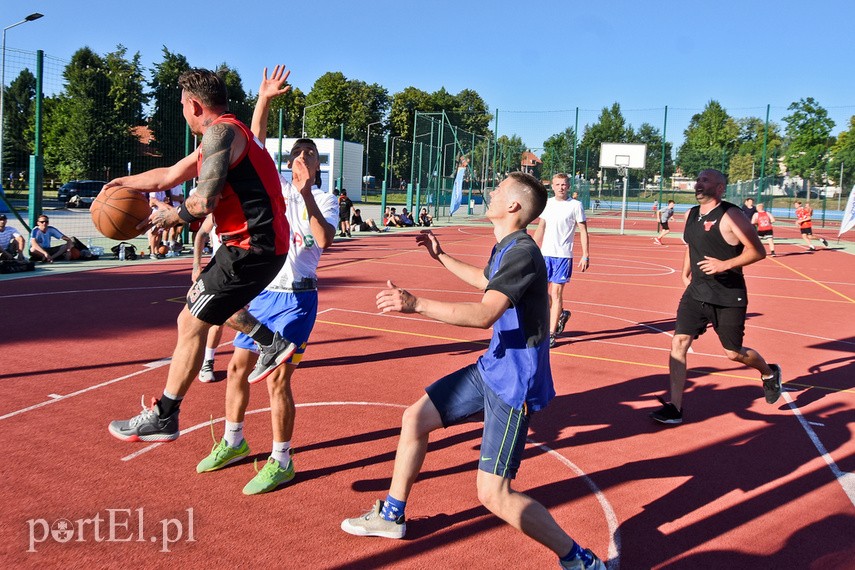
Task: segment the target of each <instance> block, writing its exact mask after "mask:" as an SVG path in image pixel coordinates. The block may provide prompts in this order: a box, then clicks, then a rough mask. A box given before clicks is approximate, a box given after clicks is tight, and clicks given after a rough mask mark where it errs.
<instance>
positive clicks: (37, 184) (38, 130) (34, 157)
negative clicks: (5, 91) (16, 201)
mask: <svg viewBox="0 0 855 570" xmlns="http://www.w3.org/2000/svg"><path fill="white" fill-rule="evenodd" d="M44 60H45V52H43V51H42V50H38V51H37V52H36V121H35V133H34V134H35V140H34V141H33V154H31V155H30V195H29V196H28V199H27V205H28V213H29V216H28V221H29V223H30V228H33V227H35V225H36V218H37V217H38V216H40V215H41V213H42V178H43V175H44V162H43V159H42V101H43V98H44ZM2 88H3V86H2V85H0V89H2ZM0 128H2V126H0ZM28 230H29V228H28Z"/></svg>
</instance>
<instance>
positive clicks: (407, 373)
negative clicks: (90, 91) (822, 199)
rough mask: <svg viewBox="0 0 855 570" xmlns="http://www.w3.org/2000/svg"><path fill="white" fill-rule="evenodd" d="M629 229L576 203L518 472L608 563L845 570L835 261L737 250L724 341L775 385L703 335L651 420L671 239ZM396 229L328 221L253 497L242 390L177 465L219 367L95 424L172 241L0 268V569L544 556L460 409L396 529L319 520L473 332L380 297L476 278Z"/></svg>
mask: <svg viewBox="0 0 855 570" xmlns="http://www.w3.org/2000/svg"><path fill="white" fill-rule="evenodd" d="M633 224H643V226H641V225H639V226H635V225H634V226H633V227H631V228H629V229H633V231H635V230H637V229H647V230H651V231H648V232H647V233H645V234H643V235H640V234H635V235H619V234H618V233H617V232H616V231H614V229H615V228H616V227H617V226H616V220H615V219H614V218H606V217H602V218H600V217H597V218H593V219H591V221H590V226H591V228H592V236H591V260H592V265H591V269H590V270H589V271H588V272H586V273H576V274H575V275H574V276H573V279H572V282H571V284H570V285H569V286H568V288H567V292H566V306H567V308H569V309H570V310H572V313H573V314H572V317H571V318H570V321H569V323H568V325H567V331H566V332H565V334H564V336H562V337H561V338H560V339H559V342H558V346H557V347H556V348H555V349H554V350H553V351H552V354H551V359H552V367H553V374H554V379H555V387H556V391H557V392H558V396H557V397H556V398H555V400H553V402H552V403H551V404H550V405H549V407H548V408H547V409H546V410H544V411H543V412H541V413H539V414H536V415H535V416H534V418H533V419H532V429H531V432H530V434H529V437H530V442H529V445H528V447H527V451H526V457H525V459H524V461H523V465H522V468H521V470H520V473H519V476H518V478H517V480H516V482H515V487H516V488H517V489H518V490H520V491H524V492H526V493H529V494H531V495H532V496H534V497H535V498H536V499H538V500H539V501H541V502H542V503H543V504H545V505H546V506H547V508H548V509H549V510H550V512H551V513H552V514H553V516H554V517H555V518H556V520H558V522H559V523H560V524H561V525H562V526H563V527H564V528H565V529H566V530H567V531H568V532H569V534H570V535H571V536H573V537H574V538H575V539H577V540H578V541H579V542H580V543H581V544H582V545H584V546H587V547H590V548H592V549H593V550H594V551H595V552H597V553H598V554H599V555H600V556H601V557H603V558H608V559H609V568H612V569H617V568H624V569H637V568H685V569H695V568H823V569H828V568H855V440H853V437H852V435H853V429H855V386H853V383H855V257H853V255H852V254H851V253H847V252H846V251H843V250H838V249H831V250H826V251H817V252H815V253H805V251H804V248H802V247H801V246H800V245H798V243H797V242H796V240H795V239H788V240H784V243H781V244H779V246H778V249H779V256H778V257H777V258H774V259H773V258H767V259H765V260H763V261H761V262H759V263H757V264H755V265H753V266H751V267H749V268H748V269H747V270H746V273H747V275H748V283H749V295H750V299H751V301H750V305H749V315H750V318H749V321H748V324H747V331H746V332H747V334H746V341H745V342H746V345H748V346H751V347H753V348H755V349H757V350H758V351H759V352H760V353H761V354H763V355H764V356H765V357H766V358H767V359H768V360H769V361H771V362H777V363H780V365H781V367H782V369H783V372H784V380H785V382H786V388H787V391H786V392H785V394H784V395H783V397H782V398H781V400H779V401H778V403H776V404H774V405H768V404H766V403H765V401H764V399H763V393H762V388H761V385H760V381H759V378H758V377H757V374H755V373H754V371H752V370H748V369H746V368H743V367H740V366H737V365H735V364H734V363H732V362H730V361H729V360H727V358H726V357H724V355H723V353H722V351H721V347H720V345H719V344H718V341H717V339H716V338H715V335H714V333H712V332H708V333H707V334H705V335H703V336H702V337H701V338H700V339H699V340H698V341H696V343H695V344H694V347H693V352H692V353H691V354H690V356H689V367H690V381H689V386H688V388H687V392H686V395H685V404H684V406H685V408H684V418H685V423H684V424H683V425H681V426H677V427H663V426H659V425H656V424H654V423H653V422H652V421H651V420H650V419H649V418H648V417H647V414H648V412H649V411H651V410H652V409H654V408H656V407H658V403H657V402H656V401H655V396H656V395H663V394H665V390H666V385H667V360H668V352H669V347H670V336H671V333H672V331H673V325H674V314H675V310H676V305H677V300H678V298H679V296H680V294H681V291H682V285H681V282H680V278H679V274H678V269H679V267H680V264H681V263H682V258H683V252H684V248H683V246H682V245H681V243H680V241H679V239H677V238H671V237H670V236H669V238H666V240H665V242H666V245H665V246H662V247H658V246H655V245H653V244H652V243H651V237H652V235H653V232H652V230H653V228H649V227H647V226H648V225H650V223H649V221H644V222H638V221H636V222H633ZM606 229H608V231H605V230H606ZM435 231H436V233H437V234H438V235H439V236H440V239H441V241H442V244H443V247H444V249H445V250H446V251H447V252H449V253H451V254H452V255H454V256H457V257H459V258H460V259H463V260H466V261H468V262H471V263H473V264H477V265H482V264H483V263H484V262H485V261H486V259H487V257H488V255H489V251H490V248H491V246H492V245H493V243H494V239H493V236H492V233H491V231H490V229H489V228H488V227H486V226H484V225H472V226H467V227H445V228H438V229H436V230H435ZM776 233H777V229H776ZM413 235H414V234H413V233H412V232H405V233H396V234H391V235H390V234H383V235H379V236H369V237H365V238H361V239H354V240H339V241H337V242H336V243H335V245H334V246H333V248H332V249H331V250H330V251H329V252H328V253H327V254H325V256H324V257H323V259H322V262H321V270H320V274H319V275H320V278H321V287H322V288H321V293H320V315H319V317H318V322H317V325H316V327H315V331H314V333H313V335H312V339H311V342H310V346H309V349H308V351H307V353H306V357H305V360H304V361H303V364H302V365H301V366H300V369H299V370H298V372H297V374H296V376H295V385H294V389H295V397H296V399H297V402H298V406H299V408H298V415H297V422H296V432H295V437H294V440H293V443H294V446H295V453H296V455H295V465H296V468H297V477H296V479H295V480H294V481H293V482H292V483H290V484H289V485H287V486H285V487H283V488H281V489H279V490H277V491H275V492H273V493H270V494H267V495H261V496H254V497H245V496H243V495H242V494H241V489H242V487H243V485H244V484H245V483H246V482H247V481H248V480H249V479H251V478H252V476H253V475H254V473H255V472H254V469H253V461H252V460H253V459H258V460H259V461H260V462H263V461H264V460H265V459H266V458H267V456H268V454H269V451H270V441H271V437H272V436H271V431H270V424H269V413H268V406H269V403H268V400H267V395H266V390H265V389H264V388H263V387H260V386H256V387H253V395H252V400H251V402H250V406H249V409H250V414H249V415H248V417H247V420H246V428H245V434H246V437H247V440H248V442H249V444H250V447H251V448H252V454H251V458H250V459H249V460H247V461H244V462H241V463H238V464H236V465H233V466H231V467H229V468H226V469H224V470H222V471H219V472H214V473H206V474H202V475H199V474H197V473H196V472H195V465H196V463H197V462H198V461H199V460H200V459H202V458H203V457H204V456H205V455H207V453H208V452H209V451H210V448H211V445H212V441H211V429H210V427H209V424H210V421H211V419H212V418H213V420H214V422H215V423H214V428H213V429H214V432H215V435H216V437H217V439H219V438H220V436H221V435H222V417H223V413H224V412H223V396H224V391H225V383H224V382H222V381H219V382H215V383H212V384H201V383H198V382H197V383H195V384H194V386H193V387H192V388H191V390H190V392H189V393H188V396H187V399H186V400H185V402H184V404H183V406H182V414H181V427H182V435H181V437H180V438H179V439H178V440H177V441H175V442H173V443H169V444H155V445H148V444H136V443H125V442H121V441H118V440H116V439H114V438H113V437H111V436H110V435H109V434H108V432H107V424H108V423H109V421H110V420H112V419H124V418H128V417H131V416H132V415H134V414H136V413H137V412H138V410H139V400H140V397H141V396H142V395H145V397H146V400H148V398H149V397H151V396H159V394H160V393H161V391H162V389H163V385H164V382H165V375H166V365H167V364H168V359H169V357H170V356H171V352H172V348H173V347H174V343H175V319H176V317H177V315H178V313H179V311H180V309H181V306H182V304H181V303H182V302H183V296H184V293H185V292H186V289H187V287H188V285H189V283H190V260H189V259H185V258H179V259H177V260H167V261H160V262H152V263H148V262H135V263H126V264H123V265H121V266H117V267H112V268H104V269H97V270H90V271H82V272H76V273H65V274H59V273H51V274H50V275H45V276H42V277H38V278H27V279H13V280H5V281H2V282H0V292H2V294H0V307H2V315H3V322H4V335H3V340H2V347H3V349H2V354H3V367H2V371H0V386H2V388H0V389H2V399H0V445H2V449H3V450H4V459H5V460H4V461H3V462H2V466H0V473H2V478H3V481H4V482H5V484H4V485H3V487H2V490H0V502H1V503H2V506H0V513H2V520H3V521H4V524H3V525H2V527H1V528H0V542H2V544H3V545H4V547H3V549H2V551H0V566H2V567H4V568H13V567H15V568H18V567H29V568H35V567H56V568H69V567H87V568H88V567H91V568H108V567H123V568H125V567H142V566H154V565H157V566H168V567H184V568H202V567H215V566H216V567H242V568H249V567H255V566H259V565H262V564H264V565H266V566H270V567H274V568H312V569H315V568H322V569H345V568H348V569H350V568H356V569H361V568H404V569H409V568H500V567H508V566H511V567H515V568H555V567H557V564H556V560H555V557H554V556H553V554H552V553H551V552H549V551H548V550H546V549H545V548H543V547H541V546H540V545H538V544H536V543H534V542H533V541H530V540H528V539H526V538H525V537H524V536H522V535H521V534H519V533H518V532H516V531H515V530H513V529H512V528H511V527H509V526H507V525H505V524H503V523H501V522H500V521H499V520H498V519H496V518H495V517H493V516H492V515H490V514H489V513H488V512H487V511H486V509H484V508H483V507H482V506H481V505H480V504H479V503H478V499H477V496H476V492H475V469H476V464H477V460H478V444H479V440H480V424H466V425H464V426H459V427H455V428H453V429H449V430H446V431H441V432H438V433H436V434H435V435H434V437H433V438H432V440H431V442H432V443H431V446H430V451H429V454H428V457H427V460H426V462H425V465H424V470H423V473H422V475H421V477H420V479H419V481H418V482H417V484H416V486H415V489H414V491H413V494H412V496H411V497H410V501H409V503H408V506H407V515H408V519H409V520H408V535H407V537H406V538H405V539H404V540H401V541H392V540H387V539H380V538H357V537H353V536H350V535H348V534H345V533H343V532H342V531H341V530H340V529H339V524H340V522H341V520H342V519H343V518H345V517H350V516H356V515H357V514H359V513H361V512H364V511H365V510H367V509H368V508H369V507H370V506H371V504H372V503H373V502H374V500H375V499H378V498H383V497H384V496H385V492H386V490H387V487H388V484H389V479H390V475H391V469H392V461H393V457H394V450H395V445H396V438H397V433H398V429H399V425H400V418H401V413H402V412H403V409H404V408H405V407H406V406H407V405H408V404H410V403H412V402H414V401H415V400H416V399H417V398H419V397H420V396H421V394H423V388H424V386H425V385H427V384H429V383H430V382H432V381H433V380H435V379H437V378H439V377H440V376H441V375H443V374H445V373H447V372H450V371H452V370H455V369H457V368H459V367H461V366H464V365H466V364H469V363H470V362H472V361H474V360H475V359H476V358H477V356H478V354H480V353H481V352H482V351H483V350H484V349H485V346H486V342H487V340H488V339H489V334H490V333H489V331H483V330H476V329H464V328H458V327H453V326H449V325H444V324H440V323H436V322H432V321H429V320H427V319H425V318H423V317H420V316H418V315H399V314H391V315H380V314H378V313H377V310H376V308H375V305H374V296H375V294H376V293H377V292H378V291H379V289H380V288H381V287H382V286H383V284H384V283H385V280H386V279H392V280H393V281H394V282H395V284H396V285H399V286H401V287H404V288H406V289H408V290H410V291H411V292H413V293H414V294H416V295H424V296H428V297H434V298H442V299H449V300H472V301H474V300H477V299H479V298H480V293H479V292H477V291H474V290H472V289H470V288H468V286H466V285H465V284H463V283H462V282H460V281H458V280H456V279H455V278H454V277H453V276H452V275H451V274H450V273H448V272H447V271H445V270H444V269H442V268H441V267H440V266H439V265H438V264H437V263H436V262H434V261H433V260H431V259H430V257H429V256H428V255H427V254H426V253H425V252H424V251H423V250H419V249H417V248H416V246H415V241H414V238H413ZM785 237H787V236H785ZM792 238H795V235H793V236H792ZM834 245H835V244H834V242H832V248H834ZM847 247H849V249H850V251H852V248H851V242H850V245H849V246H847ZM577 251H578V250H577ZM230 339H231V333H227V334H226V337H225V338H224V343H225V344H224V346H222V347H221V348H220V350H219V351H218V354H217V359H216V369H217V375H218V379H220V380H222V379H223V378H224V377H225V367H226V364H227V362H228V359H229V357H230V354H231V345H230V344H228V341H229V340H230Z"/></svg>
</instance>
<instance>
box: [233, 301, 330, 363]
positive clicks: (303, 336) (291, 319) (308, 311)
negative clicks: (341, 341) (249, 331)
mask: <svg viewBox="0 0 855 570" xmlns="http://www.w3.org/2000/svg"><path fill="white" fill-rule="evenodd" d="M249 313H250V314H251V315H252V316H253V317H255V318H256V319H258V320H259V321H260V322H261V323H262V324H263V325H265V326H267V327H268V328H269V329H270V330H272V331H273V332H278V333H279V334H280V335H282V336H283V337H285V338H287V339H288V340H290V341H291V342H293V343H294V344H296V345H297V352H295V353H294V355H293V356H292V357H291V358H289V359H288V360H286V361H285V362H286V363H287V364H294V365H297V364H299V363H300V360H302V359H303V353H304V352H306V345H307V344H308V341H309V335H310V334H312V329H313V328H314V327H315V318H316V317H317V316H318V292H317V291H301V292H299V293H290V292H284V291H268V290H266V289H265V290H264V291H262V292H261V293H260V294H259V295H258V297H256V298H255V299H253V300H252V302H251V303H250V304H249ZM234 345H235V347H236V348H244V349H246V350H252V351H254V352H257V351H258V347H257V346H256V344H255V341H254V340H252V339H251V338H250V337H249V336H247V335H245V334H243V333H237V335H235V340H234Z"/></svg>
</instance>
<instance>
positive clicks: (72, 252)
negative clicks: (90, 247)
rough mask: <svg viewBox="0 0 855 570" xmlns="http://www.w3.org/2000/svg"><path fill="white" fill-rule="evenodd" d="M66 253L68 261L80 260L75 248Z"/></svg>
mask: <svg viewBox="0 0 855 570" xmlns="http://www.w3.org/2000/svg"><path fill="white" fill-rule="evenodd" d="M68 253H69V255H68V257H69V259H71V261H74V260H76V259H80V250H79V249H77V248H76V247H72V248H71V249H69V250H68Z"/></svg>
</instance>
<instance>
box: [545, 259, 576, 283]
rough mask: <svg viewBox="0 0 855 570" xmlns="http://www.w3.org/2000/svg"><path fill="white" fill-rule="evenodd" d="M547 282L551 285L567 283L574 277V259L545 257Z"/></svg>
mask: <svg viewBox="0 0 855 570" xmlns="http://www.w3.org/2000/svg"><path fill="white" fill-rule="evenodd" d="M543 260H544V261H545V262H546V280H547V281H549V282H550V283H567V282H568V281H570V276H571V275H573V263H572V261H573V260H572V259H568V258H566V257H544V258H543Z"/></svg>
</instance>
